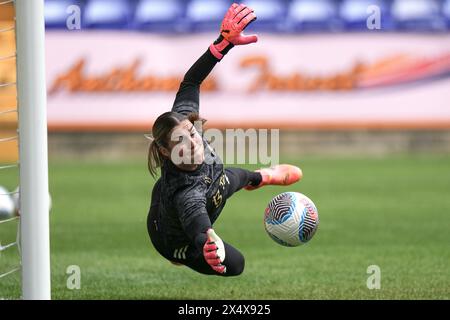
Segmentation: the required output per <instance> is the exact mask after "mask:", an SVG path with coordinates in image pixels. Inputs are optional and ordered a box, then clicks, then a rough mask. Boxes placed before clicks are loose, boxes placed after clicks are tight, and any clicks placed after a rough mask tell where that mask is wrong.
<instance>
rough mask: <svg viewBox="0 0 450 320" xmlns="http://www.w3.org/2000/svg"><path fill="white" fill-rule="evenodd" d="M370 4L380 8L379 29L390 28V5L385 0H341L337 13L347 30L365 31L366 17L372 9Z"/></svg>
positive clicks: (385, 29) (370, 13)
mask: <svg viewBox="0 0 450 320" xmlns="http://www.w3.org/2000/svg"><path fill="white" fill-rule="evenodd" d="M370 6H377V7H378V8H379V9H380V20H381V30H383V31H387V30H391V29H392V18H391V15H390V6H389V4H388V2H387V1H386V0H343V1H342V3H341V6H340V8H339V15H340V17H341V20H342V21H343V24H344V26H345V29H346V30H347V31H367V30H368V27H367V19H368V18H369V17H370V16H371V15H372V14H373V12H374V11H372V10H369V9H370Z"/></svg>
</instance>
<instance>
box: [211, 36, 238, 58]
mask: <svg viewBox="0 0 450 320" xmlns="http://www.w3.org/2000/svg"><path fill="white" fill-rule="evenodd" d="M233 47H234V44H232V43H231V42H229V41H228V40H227V39H225V38H224V37H223V36H222V35H219V37H218V38H217V39H216V41H214V43H212V44H211V45H210V46H209V51H211V53H212V55H213V56H214V57H215V58H216V59H217V60H218V61H220V60H222V58H223V56H224V55H226V54H227V53H228V51H230V49H231V48H233Z"/></svg>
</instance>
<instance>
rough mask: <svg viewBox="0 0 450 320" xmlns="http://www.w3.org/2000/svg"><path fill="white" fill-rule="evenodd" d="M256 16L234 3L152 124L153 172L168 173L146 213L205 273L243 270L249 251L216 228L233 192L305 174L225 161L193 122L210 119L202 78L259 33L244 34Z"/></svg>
mask: <svg viewBox="0 0 450 320" xmlns="http://www.w3.org/2000/svg"><path fill="white" fill-rule="evenodd" d="M255 20H256V15H255V13H254V11H253V10H252V9H250V8H249V7H247V6H245V5H243V4H236V3H234V4H232V5H231V7H230V8H229V9H228V11H227V13H226V14H225V17H224V19H223V22H222V24H221V29H220V35H219V37H218V38H217V40H215V41H214V42H213V43H212V44H211V45H210V46H209V48H208V49H207V50H206V52H205V53H204V54H203V55H202V56H201V57H200V58H199V59H198V60H197V61H196V62H195V63H194V64H193V65H192V66H191V68H190V69H189V70H188V71H187V73H186V74H185V76H184V78H183V80H182V82H181V84H180V87H179V90H178V92H177V94H176V97H175V101H174V103H173V107H172V110H171V111H169V112H165V113H163V114H161V115H160V116H159V117H158V118H157V119H156V121H155V122H154V124H153V127H152V134H151V136H152V139H153V140H152V142H151V144H150V147H149V153H148V168H149V171H150V173H151V175H152V176H154V177H156V174H157V169H158V168H160V169H161V177H160V178H159V179H158V180H157V181H156V183H155V186H154V187H153V190H152V196H151V204H150V210H149V213H148V218H147V229H148V233H149V236H150V240H151V242H152V244H153V246H154V247H155V249H156V250H157V251H158V252H159V253H160V254H161V255H162V256H163V257H164V258H166V259H167V260H169V261H170V262H172V263H174V264H178V265H185V266H187V267H189V268H191V269H193V270H195V271H197V272H199V273H202V274H208V275H221V276H237V275H239V274H241V273H242V272H243V270H244V265H245V259H244V256H243V255H242V254H241V253H240V252H239V250H237V249H236V248H235V247H233V246H232V245H230V244H229V243H227V242H225V241H223V240H222V239H221V238H220V237H219V235H218V234H217V233H216V232H215V230H214V228H213V224H214V222H215V221H216V220H217V218H218V217H219V215H220V213H221V212H222V210H223V208H224V206H225V204H226V201H227V199H228V198H230V197H231V196H232V195H233V194H234V193H235V192H236V191H239V190H241V189H246V190H255V189H258V188H260V187H262V186H266V185H284V186H287V185H290V184H293V183H295V182H297V181H299V180H300V179H301V178H302V171H301V170H300V168H298V167H295V166H292V165H276V166H273V167H271V168H263V169H260V170H256V171H248V170H244V169H240V168H231V167H230V168H227V167H224V164H223V162H222V160H221V159H220V158H219V157H218V156H217V154H216V153H215V152H214V150H212V148H211V147H210V146H209V144H208V142H207V141H206V139H204V138H202V136H201V135H200V133H199V131H200V130H197V129H196V127H195V126H194V123H196V124H197V123H199V122H200V123H202V121H203V120H202V119H201V118H200V116H199V95H200V84H201V83H202V82H203V80H204V79H205V78H206V77H207V76H208V74H209V73H210V72H211V70H212V69H213V68H214V66H215V65H216V64H217V63H218V62H220V61H221V60H222V59H223V57H224V56H225V55H226V54H227V53H228V52H229V51H230V49H232V48H233V47H235V46H241V45H248V44H251V43H254V42H256V41H257V40H258V38H257V36H256V35H244V34H243V31H244V29H245V28H246V27H247V26H248V25H249V24H250V23H252V22H253V21H255ZM210 107H214V106H210Z"/></svg>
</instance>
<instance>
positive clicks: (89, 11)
mask: <svg viewBox="0 0 450 320" xmlns="http://www.w3.org/2000/svg"><path fill="white" fill-rule="evenodd" d="M134 7H135V2H134V1H127V0H90V1H88V2H87V3H86V7H85V10H84V18H83V19H82V21H83V26H85V27H89V28H95V29H126V28H128V27H131V26H132V19H133V16H134V9H135V8H134Z"/></svg>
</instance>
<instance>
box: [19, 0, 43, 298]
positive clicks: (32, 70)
mask: <svg viewBox="0 0 450 320" xmlns="http://www.w3.org/2000/svg"><path fill="white" fill-rule="evenodd" d="M15 11H16V51H17V93H18V98H17V99H18V113H19V166H20V170H19V175H20V213H21V217H20V220H21V221H20V224H21V232H20V233H21V253H22V295H23V299H26V300H29V299H33V300H47V299H50V298H51V291H50V236H49V202H48V156H47V108H46V106H47V97H46V94H47V93H46V83H45V41H44V39H45V38H44V37H45V25H44V0H32V1H30V0H15Z"/></svg>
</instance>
